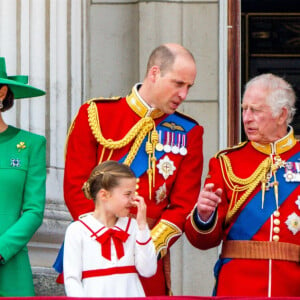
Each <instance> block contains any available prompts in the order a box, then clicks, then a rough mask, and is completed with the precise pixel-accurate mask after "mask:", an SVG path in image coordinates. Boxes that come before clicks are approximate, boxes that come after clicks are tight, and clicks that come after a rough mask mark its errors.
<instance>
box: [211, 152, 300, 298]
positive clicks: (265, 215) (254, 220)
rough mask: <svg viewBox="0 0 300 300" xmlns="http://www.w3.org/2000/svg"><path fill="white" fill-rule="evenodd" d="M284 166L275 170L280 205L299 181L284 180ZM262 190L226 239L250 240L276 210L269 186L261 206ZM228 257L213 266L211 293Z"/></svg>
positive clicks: (214, 292) (296, 155)
mask: <svg viewBox="0 0 300 300" xmlns="http://www.w3.org/2000/svg"><path fill="white" fill-rule="evenodd" d="M299 158H300V153H297V154H295V155H294V156H292V157H290V158H289V159H288V161H296V160H297V159H298V160H299ZM283 175H284V168H280V169H279V170H278V171H277V172H276V179H277V180H278V182H279V188H278V205H279V206H280V205H281V204H282V203H283V202H284V201H285V200H286V199H287V198H288V196H289V195H290V194H291V193H292V192H293V191H294V190H295V189H296V188H297V187H299V182H288V183H286V182H285V179H284V176H283ZM261 200H262V192H261V190H260V191H259V192H258V193H257V194H256V195H254V197H253V198H252V199H251V200H250V201H249V203H248V204H247V205H246V206H245V207H244V208H243V210H242V211H241V212H240V213H239V215H238V217H237V219H236V221H235V222H234V224H233V225H232V227H231V228H230V231H229V233H228V236H227V239H228V240H251V239H252V237H253V236H254V235H255V234H256V233H257V231H258V230H259V229H260V228H261V227H262V226H263V224H264V223H265V222H266V221H267V220H268V219H269V218H270V217H271V215H272V213H273V212H274V211H275V210H276V202H275V195H274V189H273V188H271V189H270V190H269V191H266V193H265V201H264V208H263V209H262V208H261V205H262V203H261ZM230 260H231V259H230V258H223V259H222V258H220V259H218V261H217V262H216V265H215V268H214V275H215V278H216V285H215V288H214V291H213V295H214V296H215V295H216V291H217V283H218V276H219V272H220V270H221V268H222V266H223V265H224V264H226V263H228V262H229V261H230Z"/></svg>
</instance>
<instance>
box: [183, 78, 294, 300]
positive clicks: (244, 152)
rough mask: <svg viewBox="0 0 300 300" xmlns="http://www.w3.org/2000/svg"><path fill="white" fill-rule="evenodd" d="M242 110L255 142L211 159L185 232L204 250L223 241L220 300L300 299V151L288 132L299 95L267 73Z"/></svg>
mask: <svg viewBox="0 0 300 300" xmlns="http://www.w3.org/2000/svg"><path fill="white" fill-rule="evenodd" d="M242 109H243V123H244V129H245V133H246V135H247V137H248V139H249V141H248V142H245V143H242V144H240V145H239V146H237V147H234V148H231V149H228V150H225V151H221V152H220V153H218V154H217V155H216V157H214V158H212V159H211V160H210V164H209V173H208V175H207V178H206V181H205V185H204V188H203V189H202V190H201V192H200V194H199V197H198V201H197V205H196V206H195V208H194V209H193V211H192V213H191V215H190V217H189V218H188V220H187V222H186V225H185V233H186V235H187V237H188V239H189V241H190V242H191V243H192V244H193V245H194V246H195V247H197V248H199V249H208V248H211V247H214V246H217V245H219V244H220V242H221V241H223V244H222V251H221V254H220V258H219V260H218V262H217V264H216V266H215V276H216V287H215V294H216V295H217V296H260V297H261V296H262V297H267V296H268V297H271V296H274V297H275V296H278V297H284V296H299V295H300V284H299V278H300V264H299V263H300V185H299V182H300V144H299V142H298V141H296V139H295V137H294V133H293V128H292V127H291V126H289V125H288V124H289V123H290V122H291V121H292V119H293V116H294V113H295V93H294V91H293V89H292V87H291V86H290V85H289V84H288V83H287V82H286V81H284V80H283V79H282V78H280V77H277V76H274V75H273V74H263V75H260V76H258V77H255V78H254V79H252V80H251V81H250V82H249V83H248V84H247V85H246V90H245V93H244V96H243V103H242Z"/></svg>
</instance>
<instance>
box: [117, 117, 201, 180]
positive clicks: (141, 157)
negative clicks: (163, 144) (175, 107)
mask: <svg viewBox="0 0 300 300" xmlns="http://www.w3.org/2000/svg"><path fill="white" fill-rule="evenodd" d="M165 122H168V123H175V124H176V125H180V126H181V127H182V128H183V129H184V131H180V130H173V132H179V133H182V134H187V133H188V132H189V131H190V130H191V129H192V128H193V127H194V126H195V125H196V123H195V122H192V121H191V120H189V119H186V118H184V117H183V116H181V115H180V114H177V113H174V114H171V115H168V116H167V117H166V118H165V119H163V120H162V121H161V122H160V123H159V124H158V125H157V126H156V130H157V131H159V130H160V131H161V132H162V137H163V136H164V133H165V132H166V131H170V129H169V128H168V127H165V126H163V123H165ZM147 139H148V137H147V136H146V137H145V138H144V140H143V142H142V144H141V146H140V148H139V150H138V152H137V154H136V157H135V158H134V160H133V162H132V163H131V165H130V168H131V169H132V171H133V172H134V174H135V176H136V177H140V176H141V175H142V174H144V173H145V172H146V171H147V169H148V154H147V152H146V150H145V149H146V142H147ZM174 142H175V143H176V142H177V140H175V141H174ZM164 154H165V152H164V151H156V152H155V157H156V159H157V160H159V159H160V158H161V157H162V156H163V155H164ZM126 157H127V154H126V155H125V156H123V157H122V158H121V159H120V160H119V161H120V162H124V161H125V159H126Z"/></svg>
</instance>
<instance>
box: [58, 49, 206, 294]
mask: <svg viewBox="0 0 300 300" xmlns="http://www.w3.org/2000/svg"><path fill="white" fill-rule="evenodd" d="M195 77H196V66H195V61H194V58H193V56H192V54H191V53H190V52H189V51H188V50H187V49H185V48H184V47H182V46H181V45H177V44H165V45H162V46H160V47H158V48H156V49H155V50H154V51H153V52H152V54H151V56H150V58H149V61H148V66H147V74H146V76H145V79H144V81H143V83H140V84H136V85H135V86H134V87H133V89H132V92H131V93H130V94H129V95H128V96H127V97H121V98H112V99H100V98H99V99H91V100H89V101H87V102H86V103H85V104H83V105H82V106H81V108H80V110H79V112H78V114H77V116H76V118H75V120H74V121H73V123H72V125H71V127H70V130H69V135H68V140H67V144H66V164H65V177H64V195H65V202H66V205H67V207H68V209H69V210H70V212H71V214H72V217H73V218H74V219H75V220H76V219H78V217H79V216H80V215H82V214H84V213H87V212H90V211H92V210H93V209H94V204H93V202H92V201H90V200H88V199H86V198H85V197H84V195H83V193H82V191H81V188H82V185H83V183H84V182H85V181H86V180H87V178H88V177H89V175H90V172H91V171H92V169H93V168H94V167H95V166H96V165H97V164H99V163H100V162H102V161H105V160H118V161H121V162H124V163H125V164H127V165H130V166H131V168H132V170H133V171H134V172H135V174H136V176H137V177H138V178H139V183H138V189H137V191H138V193H139V195H141V196H143V197H144V199H145V202H146V204H147V217H148V222H149V225H150V228H152V232H151V235H152V238H153V240H154V243H155V246H156V250H157V255H158V258H159V262H158V271H157V274H156V275H155V276H154V277H151V278H150V279H146V278H142V282H143V286H144V288H145V292H146V295H148V296H149V295H165V294H167V293H168V292H170V291H169V289H170V281H169V279H170V274H169V248H170V246H171V245H172V244H173V243H174V242H175V241H176V240H177V239H178V238H179V237H180V236H181V235H182V230H183V226H184V222H185V219H186V217H187V215H188V213H189V212H190V211H191V209H192V207H193V205H194V199H195V198H196V197H197V195H198V194H199V191H200V180H201V173H202V166H203V157H202V156H203V155H202V135H203V128H202V127H201V126H199V125H198V124H197V123H196V122H195V121H194V120H193V119H191V118H189V117H187V116H185V115H183V114H181V113H179V112H177V111H176V109H177V108H178V106H179V105H180V104H181V103H182V101H184V100H185V98H186V96H187V94H188V91H189V88H190V87H191V86H192V85H193V84H194V80H195ZM191 174H192V175H191ZM135 213H136V212H135V211H132V214H133V215H134V214H135Z"/></svg>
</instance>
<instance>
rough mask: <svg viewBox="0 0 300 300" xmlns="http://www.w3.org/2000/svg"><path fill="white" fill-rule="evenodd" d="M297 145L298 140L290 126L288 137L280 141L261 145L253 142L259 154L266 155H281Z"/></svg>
mask: <svg viewBox="0 0 300 300" xmlns="http://www.w3.org/2000/svg"><path fill="white" fill-rule="evenodd" d="M296 143H297V140H296V139H295V136H294V130H293V128H292V127H291V126H289V132H288V134H287V135H286V136H284V137H283V138H281V139H280V140H278V141H276V142H274V143H270V144H259V143H256V142H251V144H252V146H253V147H254V148H255V149H256V150H257V151H259V152H262V153H264V154H281V153H284V152H286V151H288V150H290V149H291V148H293V147H294V146H295V145H296Z"/></svg>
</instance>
